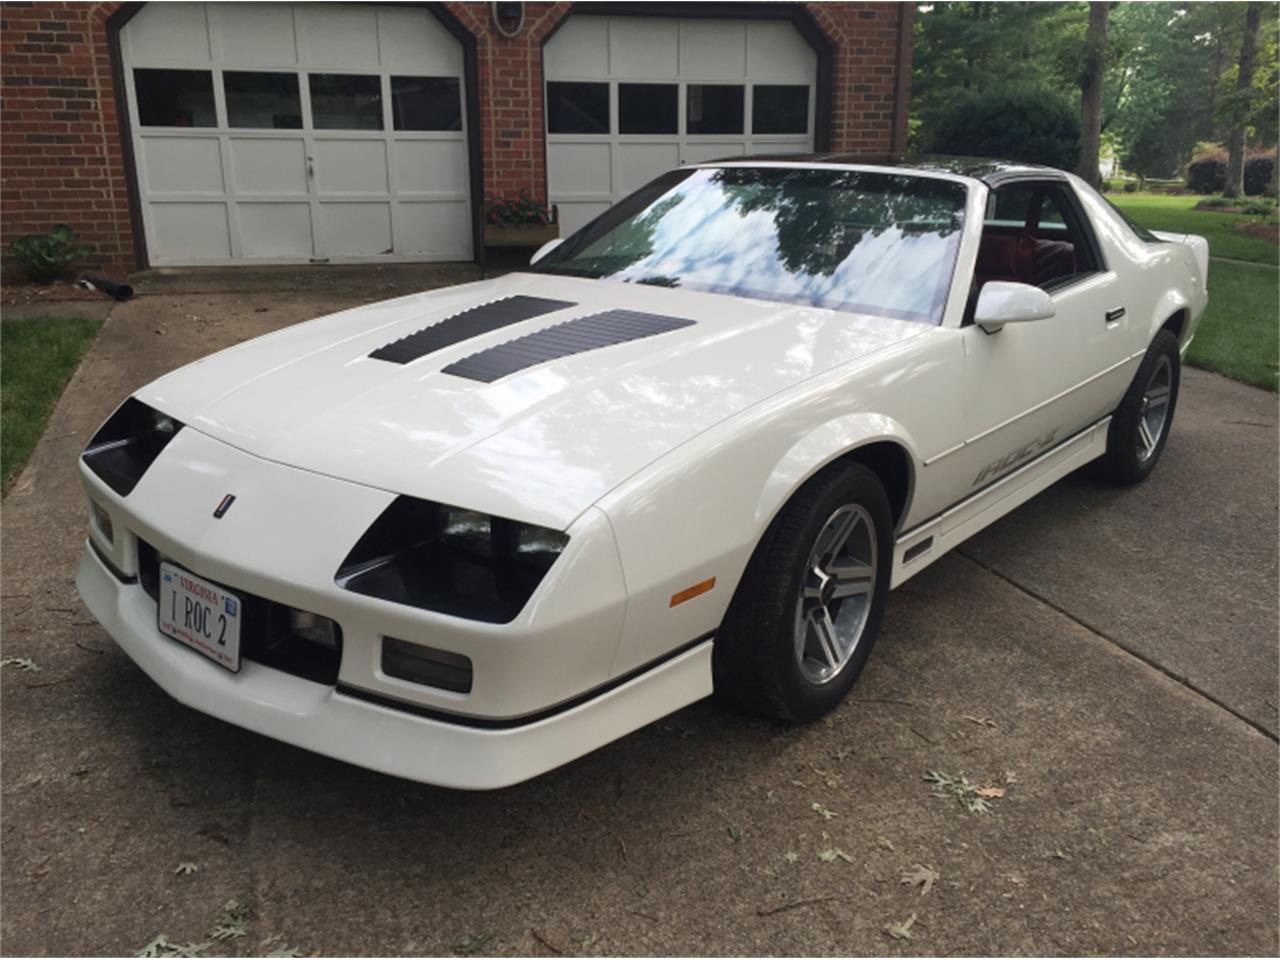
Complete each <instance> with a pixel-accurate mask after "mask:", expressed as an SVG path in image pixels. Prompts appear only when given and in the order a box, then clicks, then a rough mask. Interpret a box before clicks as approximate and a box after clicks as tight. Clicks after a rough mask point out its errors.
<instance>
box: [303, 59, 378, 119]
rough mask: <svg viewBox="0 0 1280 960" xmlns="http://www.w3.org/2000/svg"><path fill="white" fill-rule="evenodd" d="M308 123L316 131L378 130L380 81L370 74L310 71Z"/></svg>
mask: <svg viewBox="0 0 1280 960" xmlns="http://www.w3.org/2000/svg"><path fill="white" fill-rule="evenodd" d="M307 81H308V86H309V88H310V91H311V126H312V127H314V128H315V129H316V130H381V129H382V128H383V127H382V80H381V78H380V77H378V76H376V75H372V74H344V73H313V74H311V75H310V76H308V78H307Z"/></svg>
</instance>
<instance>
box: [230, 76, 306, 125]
mask: <svg viewBox="0 0 1280 960" xmlns="http://www.w3.org/2000/svg"><path fill="white" fill-rule="evenodd" d="M222 88H223V92H224V93H225V95H226V100H227V125H228V126H231V127H243V128H251V129H259V130H301V129H302V104H301V100H300V98H299V97H298V75H297V74H296V73H256V72H251V71H245V70H227V71H224V72H223V74H222Z"/></svg>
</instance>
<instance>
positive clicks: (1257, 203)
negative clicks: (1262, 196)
mask: <svg viewBox="0 0 1280 960" xmlns="http://www.w3.org/2000/svg"><path fill="white" fill-rule="evenodd" d="M1241 212H1243V213H1247V214H1249V216H1251V217H1269V216H1271V214H1273V213H1275V212H1276V208H1275V206H1273V205H1272V204H1270V203H1265V202H1263V201H1261V200H1250V201H1249V202H1248V203H1246V204H1245V205H1244V206H1243V207H1242V208H1241Z"/></svg>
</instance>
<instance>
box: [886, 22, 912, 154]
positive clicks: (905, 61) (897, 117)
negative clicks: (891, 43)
mask: <svg viewBox="0 0 1280 960" xmlns="http://www.w3.org/2000/svg"><path fill="white" fill-rule="evenodd" d="M898 11H899V12H898V57H897V65H896V69H897V77H896V83H895V85H894V91H893V137H892V140H891V141H890V143H891V146H890V150H891V152H892V153H893V155H894V156H895V157H900V156H902V155H903V154H904V153H906V152H907V101H908V98H909V97H910V96H911V41H912V34H913V32H914V29H915V22H916V8H915V5H914V4H912V3H899V4H898Z"/></svg>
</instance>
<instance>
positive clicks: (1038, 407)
mask: <svg viewBox="0 0 1280 960" xmlns="http://www.w3.org/2000/svg"><path fill="white" fill-rule="evenodd" d="M1146 352H1147V351H1145V350H1139V351H1138V352H1137V353H1135V354H1133V355H1132V356H1128V357H1125V358H1124V359H1123V360H1121V361H1119V362H1118V363H1113V364H1112V365H1111V366H1109V367H1107V368H1106V369H1105V370H1099V371H1098V372H1097V373H1095V374H1094V375H1093V376H1091V377H1089V378H1087V379H1085V380H1081V381H1080V382H1079V383H1077V384H1076V385H1075V386H1074V387H1067V389H1065V390H1063V391H1062V392H1061V393H1055V394H1054V395H1053V396H1052V397H1050V398H1049V399H1048V400H1041V401H1040V402H1039V403H1037V404H1036V405H1035V406H1034V407H1031V408H1030V409H1028V410H1023V411H1022V412H1021V413H1019V414H1017V415H1016V416H1012V417H1010V418H1009V419H1008V420H1004V421H1002V422H1000V423H997V424H996V425H995V426H994V427H988V428H987V429H986V430H983V431H982V432H981V433H979V434H977V435H976V436H972V437H970V438H969V439H968V440H965V441H964V442H963V443H957V444H956V445H955V446H954V447H948V448H947V449H946V450H943V451H942V452H941V453H935V454H934V455H933V456H932V457H930V458H929V459H928V460H926V461H924V465H925V466H926V467H930V466H933V464H935V463H937V462H938V461H939V460H941V459H942V458H943V457H949V456H950V455H951V454H953V453H956V452H957V451H959V450H963V449H964V448H965V447H967V446H970V445H972V444H975V443H977V442H978V441H979V440H985V439H986V438H987V437H989V436H991V434H993V433H995V432H996V431H997V430H1003V429H1004V428H1005V427H1008V426H1012V425H1013V424H1015V423H1017V422H1018V421H1019V420H1021V419H1022V418H1023V417H1029V416H1031V414H1033V413H1037V412H1039V411H1040V410H1043V409H1044V408H1045V407H1047V406H1048V405H1049V404H1051V403H1056V402H1057V401H1059V400H1061V399H1062V398H1063V397H1066V396H1068V395H1069V394H1072V393H1075V392H1076V391H1077V390H1079V389H1081V388H1082V387H1087V386H1088V385H1089V384H1091V383H1093V381H1095V380H1097V379H1099V378H1100V377H1105V376H1106V375H1107V374H1109V373H1111V372H1112V371H1114V370H1118V369H1120V368H1121V367H1123V366H1124V365H1125V364H1126V363H1133V361H1134V360H1136V359H1137V358H1138V357H1141V356H1143V355H1145V354H1146Z"/></svg>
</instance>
